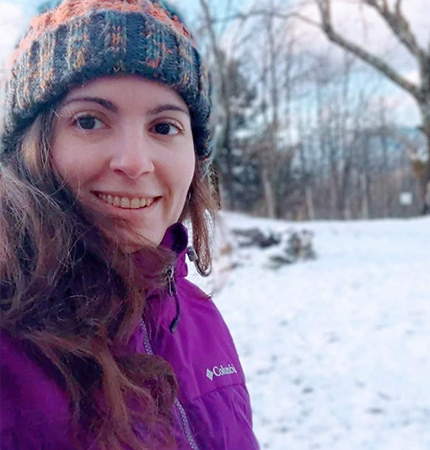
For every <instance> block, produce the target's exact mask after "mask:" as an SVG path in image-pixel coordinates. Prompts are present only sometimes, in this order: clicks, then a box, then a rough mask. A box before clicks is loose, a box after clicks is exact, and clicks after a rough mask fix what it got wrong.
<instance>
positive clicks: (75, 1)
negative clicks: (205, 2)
mask: <svg viewBox="0 0 430 450" xmlns="http://www.w3.org/2000/svg"><path fill="white" fill-rule="evenodd" d="M106 9H109V10H113V11H120V12H124V13H125V12H144V13H145V14H148V15H151V16H153V17H154V18H155V19H157V20H158V21H160V22H164V23H166V24H167V25H169V26H170V27H171V28H173V29H174V30H175V31H176V32H177V33H179V34H182V35H183V36H185V37H187V38H188V39H192V37H191V35H190V33H189V31H188V30H187V29H186V28H185V26H184V25H183V24H182V22H180V21H179V20H178V18H177V17H176V16H175V17H173V20H172V18H171V17H169V15H168V13H167V12H166V11H165V10H164V9H163V8H161V7H160V6H159V5H157V4H154V3H152V2H151V1H149V0H65V1H64V2H62V3H61V4H60V5H59V6H58V7H57V8H55V9H54V10H52V11H47V12H46V13H44V14H41V15H39V16H37V17H35V18H34V19H33V20H32V21H31V22H30V29H29V31H28V33H27V35H26V36H25V37H24V39H22V41H21V42H20V44H19V46H18V47H17V48H16V50H15V52H14V53H13V55H12V58H11V60H12V61H11V62H12V63H13V62H14V61H15V60H16V58H17V57H18V55H19V54H21V52H23V51H25V50H27V49H28V48H30V47H31V44H32V43H33V42H34V41H35V40H37V39H38V38H39V37H40V36H41V35H42V34H43V33H44V32H46V31H48V30H54V29H56V28H58V27H59V26H60V25H64V24H66V23H67V22H68V21H69V20H71V19H74V18H77V17H82V16H84V15H85V14H87V13H88V12H89V11H91V10H106Z"/></svg>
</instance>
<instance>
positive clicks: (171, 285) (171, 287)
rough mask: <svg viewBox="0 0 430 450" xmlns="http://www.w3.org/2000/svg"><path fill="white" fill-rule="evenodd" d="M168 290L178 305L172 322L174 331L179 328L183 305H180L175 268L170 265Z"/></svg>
mask: <svg viewBox="0 0 430 450" xmlns="http://www.w3.org/2000/svg"><path fill="white" fill-rule="evenodd" d="M166 278H167V291H168V293H169V295H170V297H173V298H174V299H175V306H176V315H175V317H174V318H173V320H172V322H171V323H170V327H169V328H170V331H171V332H172V333H174V332H175V331H176V328H178V323H179V317H180V315H181V307H180V306H179V298H178V293H177V291H176V284H175V268H174V267H169V268H168V269H167V274H166Z"/></svg>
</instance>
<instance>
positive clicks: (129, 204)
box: [97, 194, 154, 209]
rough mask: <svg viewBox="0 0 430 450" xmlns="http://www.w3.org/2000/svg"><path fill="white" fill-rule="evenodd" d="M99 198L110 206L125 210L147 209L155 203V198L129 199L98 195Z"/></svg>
mask: <svg viewBox="0 0 430 450" xmlns="http://www.w3.org/2000/svg"><path fill="white" fill-rule="evenodd" d="M97 196H98V197H99V198H100V199H101V200H103V201H104V202H106V203H107V204H108V205H113V206H118V207H119V208H124V209H139V208H145V207H147V206H150V205H152V203H154V199H153V198H145V197H141V198H136V197H135V198H128V197H118V196H117V195H116V196H112V195H106V194H97Z"/></svg>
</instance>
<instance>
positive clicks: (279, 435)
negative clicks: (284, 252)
mask: <svg viewBox="0 0 430 450" xmlns="http://www.w3.org/2000/svg"><path fill="white" fill-rule="evenodd" d="M224 218H225V223H226V225H227V227H228V228H251V227H255V226H257V227H259V228H261V229H271V230H285V229H289V228H293V229H298V230H300V229H304V228H306V229H310V230H313V231H314V233H315V237H314V246H315V249H316V252H317V254H318V258H317V259H316V260H314V261H305V262H299V263H296V264H292V265H289V266H283V267H282V268H280V269H279V270H273V269H269V268H267V266H266V262H267V255H268V253H269V252H270V250H265V251H262V250H257V249H253V250H250V249H246V250H243V249H240V250H238V251H236V253H235V254H234V255H233V259H234V260H236V261H238V262H239V263H240V265H239V267H237V268H235V269H233V270H231V271H229V272H222V273H221V272H220V270H222V268H220V267H218V272H217V273H216V274H215V278H212V279H209V280H206V281H203V282H202V281H199V280H198V279H196V278H195V277H194V276H193V275H191V276H192V278H193V279H194V280H195V281H197V282H198V283H199V284H201V285H203V287H205V288H209V289H214V288H215V293H214V300H215V302H216V303H217V305H218V307H219V308H220V309H221V311H222V313H223V315H224V318H225V320H226V321H227V323H228V325H229V327H230V329H231V332H232V334H233V337H234V339H235V342H236V345H237V347H238V351H239V353H240V355H241V359H242V364H243V366H244V369H245V372H246V374H247V380H248V385H249V391H250V394H251V399H252V405H253V410H254V424H255V432H256V434H257V437H258V439H259V441H260V444H261V447H262V449H273V450H310V449H323V450H429V449H430V218H417V219H411V220H380V221H361V222H313V223H309V222H306V223H288V222H281V221H270V220H265V219H251V218H249V217H246V216H241V215H236V214H227V215H225V216H224ZM219 264H221V263H219ZM223 264H224V266H225V261H224V263H223ZM220 285H222V288H221V289H220V290H219V291H218V292H217V291H216V289H218V287H219V286H220ZM238 450H239V449H238Z"/></svg>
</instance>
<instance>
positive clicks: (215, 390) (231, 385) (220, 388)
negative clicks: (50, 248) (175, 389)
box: [181, 382, 248, 404]
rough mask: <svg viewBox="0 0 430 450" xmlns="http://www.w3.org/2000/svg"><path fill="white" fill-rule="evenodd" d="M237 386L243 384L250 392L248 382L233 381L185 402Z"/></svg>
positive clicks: (191, 401)
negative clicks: (247, 386)
mask: <svg viewBox="0 0 430 450" xmlns="http://www.w3.org/2000/svg"><path fill="white" fill-rule="evenodd" d="M235 386H242V387H243V388H244V389H245V392H248V390H247V388H246V384H245V383H244V382H241V383H233V384H228V385H227V386H220V387H217V388H214V389H212V390H211V391H209V392H205V393H204V394H202V395H198V396H197V397H193V398H192V399H190V400H189V401H188V402H187V403H185V404H189V403H193V402H194V401H196V400H200V399H201V398H203V397H205V396H206V395H209V394H212V393H214V392H219V391H221V390H223V389H227V388H232V387H235ZM181 403H182V404H184V403H183V402H181Z"/></svg>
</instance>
